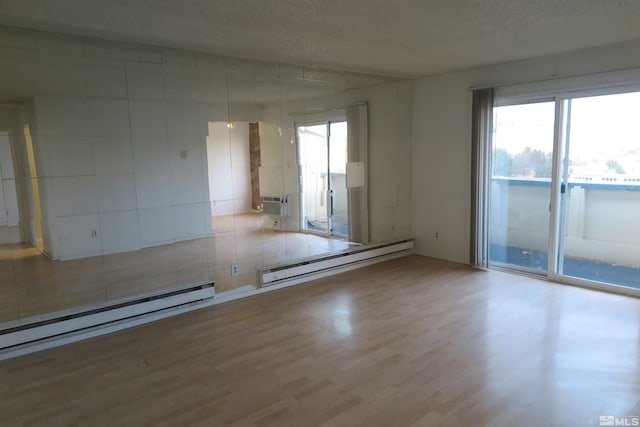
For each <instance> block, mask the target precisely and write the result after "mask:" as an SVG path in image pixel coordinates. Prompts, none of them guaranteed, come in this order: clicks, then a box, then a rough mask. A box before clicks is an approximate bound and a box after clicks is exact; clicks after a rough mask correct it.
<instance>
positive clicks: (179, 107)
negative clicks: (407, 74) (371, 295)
mask: <svg viewBox="0 0 640 427" xmlns="http://www.w3.org/2000/svg"><path fill="white" fill-rule="evenodd" d="M7 31H9V32H11V31H14V32H16V37H15V38H13V39H8V41H6V40H5V41H3V42H2V43H5V44H6V43H8V45H7V46H3V47H4V48H5V49H6V52H5V53H4V54H6V55H8V58H7V59H8V60H7V61H6V63H8V64H11V65H10V68H11V69H10V70H9V72H8V73H7V78H5V79H4V80H3V81H2V82H0V91H1V92H0V98H1V101H2V102H0V178H1V180H2V186H1V188H0V205H1V206H0V283H1V285H0V323H5V324H8V325H11V324H15V323H16V322H18V323H19V322H21V321H26V320H28V319H33V318H34V317H35V318H38V317H42V316H45V318H46V317H47V316H50V315H51V314H52V313H60V312H63V313H64V312H72V311H74V310H76V309H78V308H79V307H85V306H91V305H95V304H101V303H105V302H113V301H120V300H122V299H126V298H130V297H132V296H135V295H140V294H149V293H154V292H159V291H162V290H167V289H173V288H176V287H179V286H182V285H185V284H191V283H201V282H210V281H213V282H214V283H215V287H216V293H223V292H226V291H233V290H238V289H243V288H246V287H256V286H257V285H258V278H257V269H258V268H262V267H264V266H272V265H279V264H283V263H290V262H293V261H296V260H300V259H306V258H308V257H314V256H319V255H322V254H330V253H334V252H337V251H342V250H345V249H348V248H350V247H355V246H356V245H359V244H362V243H369V242H383V241H388V240H390V239H393V238H400V237H403V236H408V235H409V233H410V221H409V220H408V219H407V220H406V221H404V220H402V221H400V220H398V221H397V223H398V224H409V225H408V226H406V227H405V228H406V229H403V228H400V227H395V226H389V224H388V223H389V221H393V222H395V220H393V219H392V218H394V217H395V215H400V216H402V217H403V218H404V217H406V218H409V217H410V212H409V210H410V207H409V203H408V200H409V197H408V194H404V193H405V192H408V191H409V190H408V188H410V186H409V185H406V189H407V190H406V191H405V189H404V187H403V185H402V184H403V183H407V184H408V183H410V176H409V173H408V172H406V171H403V168H402V166H401V163H402V162H403V161H405V162H406V161H409V156H410V155H409V153H410V147H411V142H410V138H409V136H410V123H411V118H410V116H409V115H407V116H403V115H402V114H400V113H399V112H400V111H402V109H403V108H405V107H406V111H410V105H411V86H410V83H409V82H406V81H399V80H393V79H389V78H386V77H376V76H369V75H363V74H355V73H346V72H336V71H328V70H319V69H313V70H310V69H305V68H304V67H298V66H293V65H286V64H275V63H267V62H260V61H252V60H241V59H235V58H227V57H222V56H216V55H209V54H203V53H198V52H191V51H183V50H176V49H166V48H158V47H153V46H141V45H130V44H126V43H118V42H110V41H105V40H96V39H88V38H80V37H71V36H65V35H58V34H51V33H43V32H35V31H34V32H21V31H20V30H16V29H7ZM11 40H14V41H15V40H18V41H19V44H20V46H19V47H16V46H13V45H11V43H13V42H12V41H11ZM16 43H17V42H16ZM11 70H13V71H11ZM18 71H19V72H18ZM367 107H368V108H373V109H375V110H376V112H377V113H378V117H379V120H381V121H384V122H385V123H396V122H397V123H400V124H399V125H398V126H395V125H394V126H388V125H387V124H385V125H384V126H379V125H378V124H375V123H371V124H370V125H369V124H367V121H366V119H367V116H368V110H367ZM350 108H351V110H350ZM349 111H351V116H350V113H349ZM352 124H353V126H352ZM358 129H360V131H359V132H360V133H358ZM363 129H365V130H363ZM388 129H395V130H396V134H389V133H388ZM367 131H369V132H367ZM390 139H394V140H395V139H400V140H402V141H404V142H403V144H404V145H397V144H395V142H394V144H392V145H390V147H391V146H393V147H394V150H396V152H386V151H385V150H388V149H387V148H385V145H386V144H387V142H386V141H388V140H390ZM398 146H406V147H405V148H406V150H405V151H403V152H400V151H397V150H398V149H397V148H396V147H398ZM367 149H368V150H369V152H370V154H367ZM383 159H384V160H383ZM388 159H391V160H390V162H391V163H389V160H388ZM368 161H373V162H378V163H380V162H382V161H384V162H385V163H389V165H391V166H388V167H387V169H386V170H385V174H384V175H383V174H380V175H379V176H374V177H367V180H368V179H369V178H370V179H371V181H372V185H374V186H375V187H376V188H377V189H378V191H377V192H376V193H375V194H376V195H375V196H372V200H371V201H368V200H367V195H368V194H369V193H370V191H369V190H368V189H366V188H365V184H368V181H367V182H366V183H365V173H364V170H366V169H367V167H366V163H367V162H368ZM358 164H359V165H360V167H361V169H360V172H361V175H362V176H361V177H360V179H359V180H356V181H359V183H358V184H357V185H353V186H352V187H349V186H348V185H347V181H348V176H347V175H348V174H347V170H348V169H349V166H350V165H351V166H354V168H355V166H357V165H358ZM382 169H384V168H382ZM354 170H356V169H354ZM387 172H392V173H387ZM355 175H357V173H356V174H354V176H355ZM354 182H355V181H354ZM374 212H375V213H374Z"/></svg>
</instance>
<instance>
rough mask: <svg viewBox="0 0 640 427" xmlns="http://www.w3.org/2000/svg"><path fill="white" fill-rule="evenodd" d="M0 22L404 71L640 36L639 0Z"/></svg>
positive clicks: (393, 2) (499, 1)
mask: <svg viewBox="0 0 640 427" xmlns="http://www.w3.org/2000/svg"><path fill="white" fill-rule="evenodd" d="M0 23H2V24H5V25H14V26H21V27H28V28H35V29H41V30H50V31H58V32H65V33H71V34H78V35H86V36H95V37H101V38H108V39H114V40H122V41H133V42H139V43H151V44H156V45H162V46H168V47H179V48H186V49H194V50H200V51H205V52H212V53H218V54H224V55H231V56H239V57H245V58H254V59H262V60H268V61H280V62H287V63H293V64H300V65H308V66H317V67H326V68H332V69H341V70H349V71H358V72H365V73H375V74H382V75H389V76H398V77H407V76H421V75H429V74H437V73H442V72H446V71H452V70H459V69H465V68H471V67H476V66H480V65H488V64H492V63H499V62H506V61H511V60H517V59H524V58H530V57H535V56H541V55H546V54H553V53H559V52H564V51H570V50H575V49H580V48H587V47H595V46H602V45H606V44H610V43H615V42H622V41H626V40H632V39H640V1H634V0H626V1H625V0H0Z"/></svg>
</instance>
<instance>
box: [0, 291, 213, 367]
mask: <svg viewBox="0 0 640 427" xmlns="http://www.w3.org/2000/svg"><path fill="white" fill-rule="evenodd" d="M214 296H215V286H214V284H213V283H200V284H197V285H190V286H188V287H181V288H175V289H169V290H166V291H163V292H154V293H150V294H146V295H142V296H137V297H133V298H128V299H121V300H118V301H113V302H111V303H107V304H101V305H97V306H91V307H88V308H84V309H82V308H81V309H78V310H75V311H73V312H58V313H54V314H51V315H48V316H41V317H35V318H31V319H26V320H22V321H17V322H10V323H5V324H2V325H0V353H2V352H4V351H8V350H11V349H14V348H16V347H20V346H25V345H30V344H34V343H37V342H39V341H43V340H51V339H55V338H57V337H63V336H66V335H69V334H74V333H79V332H82V331H85V330H89V329H92V328H98V327H106V326H109V325H112V324H115V323H118V322H122V321H126V320H133V319H136V318H139V317H142V316H146V315H149V314H153V313H160V312H162V311H164V310H170V309H175V308H178V307H181V306H186V305H189V304H194V303H197V302H200V301H204V300H207V299H212V298H213V297H214ZM1 359H2V354H0V360H1Z"/></svg>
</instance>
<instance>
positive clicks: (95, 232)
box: [91, 228, 98, 239]
mask: <svg viewBox="0 0 640 427" xmlns="http://www.w3.org/2000/svg"><path fill="white" fill-rule="evenodd" d="M96 237H98V230H96V229H95V228H94V229H93V230H91V238H92V239H95V238H96Z"/></svg>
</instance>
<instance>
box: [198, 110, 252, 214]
mask: <svg viewBox="0 0 640 427" xmlns="http://www.w3.org/2000/svg"><path fill="white" fill-rule="evenodd" d="M207 161H208V165H209V167H208V171H209V174H208V176H209V197H210V200H211V214H212V215H213V216H218V215H233V214H237V213H242V212H248V211H250V210H251V165H250V159H249V124H248V123H235V126H234V127H233V128H231V129H230V128H228V127H227V122H211V123H209V136H208V137H207Z"/></svg>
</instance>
